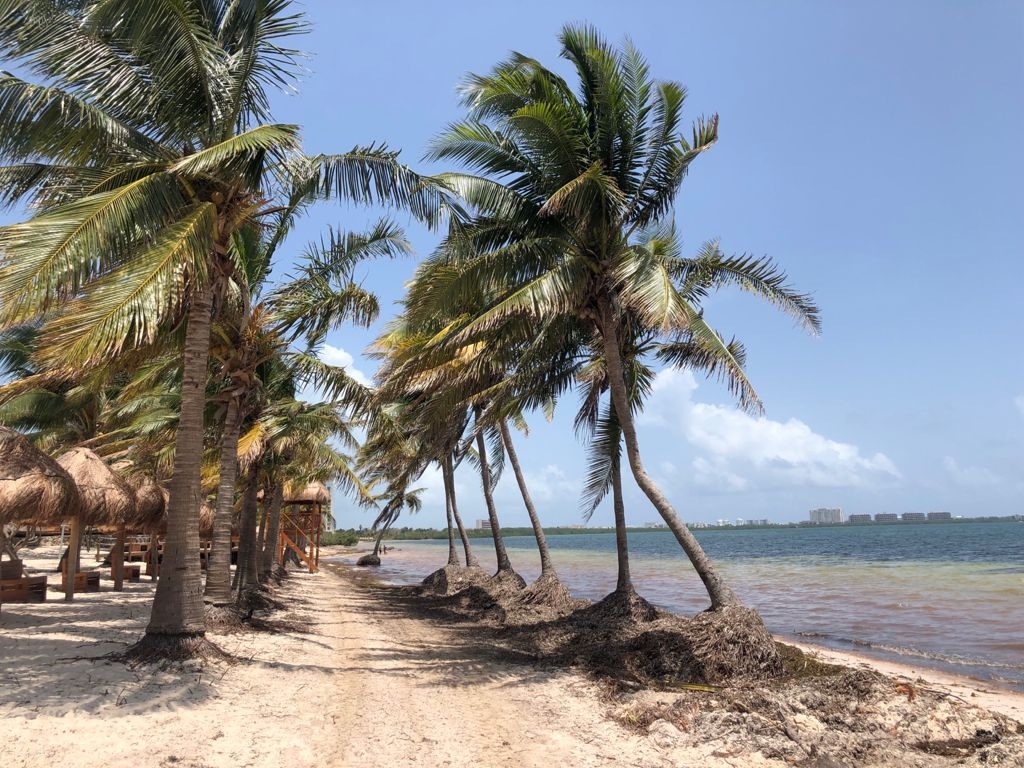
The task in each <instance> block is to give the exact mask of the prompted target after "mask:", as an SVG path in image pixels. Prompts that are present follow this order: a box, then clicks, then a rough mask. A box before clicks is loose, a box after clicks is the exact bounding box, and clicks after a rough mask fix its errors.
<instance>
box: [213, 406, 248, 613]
mask: <svg viewBox="0 0 1024 768" xmlns="http://www.w3.org/2000/svg"><path fill="white" fill-rule="evenodd" d="M241 427H242V419H241V414H240V412H239V404H238V398H237V397H235V396H234V395H232V396H231V398H230V399H229V400H228V407H227V413H225V414H224V431H223V433H222V435H221V440H220V482H219V484H218V485H217V507H216V510H215V512H214V516H213V542H212V543H211V545H210V552H209V554H208V555H207V556H206V557H207V559H206V591H205V593H204V594H203V597H204V599H205V600H206V602H207V603H210V604H211V605H214V606H224V605H229V604H230V603H231V518H232V517H233V516H234V513H235V480H236V479H237V478H238V433H239V431H240V430H241Z"/></svg>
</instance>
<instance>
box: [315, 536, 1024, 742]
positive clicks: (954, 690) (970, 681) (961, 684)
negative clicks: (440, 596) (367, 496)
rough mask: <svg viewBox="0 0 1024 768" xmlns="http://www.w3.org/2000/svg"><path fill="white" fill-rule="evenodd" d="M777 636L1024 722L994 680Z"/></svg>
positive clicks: (355, 550)
mask: <svg viewBox="0 0 1024 768" xmlns="http://www.w3.org/2000/svg"><path fill="white" fill-rule="evenodd" d="M363 553H364V550H363V549H361V548H359V547H358V546H355V547H341V546H336V547H325V548H324V555H325V556H326V557H327V558H330V557H333V556H337V555H347V556H354V555H358V554H363ZM327 562H328V563H329V564H330V565H331V566H334V567H337V568H338V569H341V570H344V571H346V572H348V573H350V574H351V577H352V578H353V579H354V580H357V581H358V582H360V583H362V584H363V585H365V586H368V587H370V588H374V587H379V588H402V587H408V586H410V585H409V584H398V583H393V582H389V581H385V580H382V579H379V578H377V575H376V574H375V573H374V569H373V568H369V567H359V566H355V565H352V564H350V563H342V562H336V561H333V560H329V559H328V560H327ZM773 637H774V638H775V639H776V640H777V641H778V642H781V643H784V644H786V645H791V646H793V647H795V648H799V649H800V650H801V651H803V652H804V653H807V654H809V655H811V656H812V657H813V658H815V659H817V660H820V661H822V662H825V663H827V664H838V665H840V666H846V667H851V668H854V669H868V670H871V671H874V672H878V673H880V674H883V675H886V676H888V677H894V678H901V679H905V680H908V681H913V682H915V683H918V684H924V685H926V686H927V687H929V688H932V689H936V690H940V691H942V692H944V693H946V694H948V695H950V696H955V697H956V698H958V699H962V700H964V701H968V702H969V703H971V704H975V705H977V706H980V707H983V708H985V709H989V710H992V711H993V712H998V713H1000V714H1002V715H1005V716H1006V717H1009V718H1011V719H1013V720H1016V721H1018V722H1020V723H1022V724H1024V692H1021V691H1015V690H1013V689H1011V688H1007V687H1002V686H999V685H998V684H997V683H993V682H992V681H990V680H985V679H982V678H977V677H972V676H970V675H962V674H957V673H954V672H946V671H943V670H941V669H936V668H935V667H932V666H930V665H928V664H912V663H908V662H901V661H893V660H887V659H881V658H878V657H876V656H872V655H870V654H867V653H861V652H857V651H851V650H843V649H837V648H832V647H829V646H826V645H820V644H816V643H809V642H807V641H806V640H804V639H802V638H798V637H793V636H790V635H785V634H779V633H773Z"/></svg>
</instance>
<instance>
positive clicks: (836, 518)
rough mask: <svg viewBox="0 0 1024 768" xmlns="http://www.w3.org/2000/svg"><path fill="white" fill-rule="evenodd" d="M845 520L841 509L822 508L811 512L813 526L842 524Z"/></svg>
mask: <svg viewBox="0 0 1024 768" xmlns="http://www.w3.org/2000/svg"><path fill="white" fill-rule="evenodd" d="M844 519H845V518H844V517H843V510H842V509H840V508H839V507H835V508H829V507H820V508H819V509H812V510H811V523H812V524H813V525H830V524H834V523H841V522H843V520H844Z"/></svg>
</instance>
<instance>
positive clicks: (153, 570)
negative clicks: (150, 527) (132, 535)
mask: <svg viewBox="0 0 1024 768" xmlns="http://www.w3.org/2000/svg"><path fill="white" fill-rule="evenodd" d="M158 541H159V539H157V536H156V534H155V533H151V534H150V535H149V549H148V550H146V575H147V576H149V577H151V578H152V579H153V581H156V575H157V552H156V549H157V546H158V544H157V542H158Z"/></svg>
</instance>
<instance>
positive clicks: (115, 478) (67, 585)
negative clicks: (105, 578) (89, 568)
mask: <svg viewBox="0 0 1024 768" xmlns="http://www.w3.org/2000/svg"><path fill="white" fill-rule="evenodd" d="M57 463H58V464H60V465H61V466H62V467H63V468H64V469H65V470H66V471H67V473H68V474H69V475H70V476H71V479H72V480H74V481H75V485H77V486H78V495H79V497H80V499H81V511H80V513H79V514H78V515H76V516H75V517H73V518H72V519H71V541H70V543H69V544H68V557H67V563H66V571H67V574H69V575H66V576H65V578H64V599H65V600H71V599H72V596H73V595H74V593H75V591H76V590H77V589H78V588H79V585H80V584H81V583H82V580H81V579H79V578H78V570H79V560H78V555H79V547H80V542H81V532H82V525H103V526H111V527H114V528H115V529H116V531H117V537H118V544H117V545H115V546H114V552H113V554H114V563H113V568H114V589H115V590H118V591H120V590H121V589H123V585H124V561H123V554H124V537H125V532H126V531H127V527H128V525H130V524H131V523H132V522H133V520H134V517H135V515H136V514H137V508H138V500H137V497H136V495H135V491H134V490H133V489H132V488H131V486H129V485H128V483H126V482H125V480H124V478H122V477H121V476H120V475H118V474H117V473H116V472H114V470H112V469H111V468H110V467H108V466H107V464H106V462H104V461H103V459H101V458H100V457H99V456H97V455H96V454H95V453H93V452H92V451H91V450H89V449H88V448H72V449H71V450H70V451H68V452H67V453H64V454H61V455H60V456H59V457H57ZM96 574H97V575H95V576H92V575H88V574H87V575H86V580H85V585H84V586H85V591H92V587H93V585H94V584H95V588H96V589H97V590H98V589H99V576H98V571H97V572H96Z"/></svg>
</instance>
